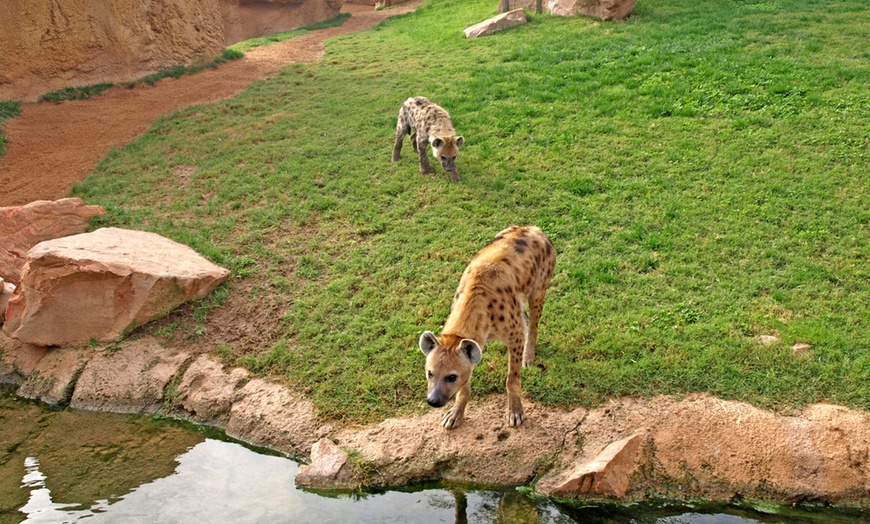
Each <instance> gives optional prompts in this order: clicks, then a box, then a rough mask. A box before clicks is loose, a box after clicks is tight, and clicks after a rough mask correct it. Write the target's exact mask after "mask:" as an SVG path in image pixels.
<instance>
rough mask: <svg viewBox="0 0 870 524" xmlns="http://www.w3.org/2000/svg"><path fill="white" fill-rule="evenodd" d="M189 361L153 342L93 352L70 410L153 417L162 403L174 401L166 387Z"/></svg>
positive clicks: (77, 387) (147, 341)
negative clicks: (139, 414) (144, 414)
mask: <svg viewBox="0 0 870 524" xmlns="http://www.w3.org/2000/svg"><path fill="white" fill-rule="evenodd" d="M189 360H190V355H188V354H187V353H181V352H176V351H170V350H167V349H165V348H163V347H161V346H160V344H158V343H157V341H156V340H155V339H152V338H142V339H138V340H132V341H127V342H124V343H122V344H120V345H119V346H115V345H112V346H105V347H103V348H99V349H95V350H94V354H93V355H92V356H91V358H90V360H89V361H88V362H87V364H85V367H84V370H83V371H82V373H81V376H80V377H79V379H78V381H77V382H76V384H75V390H74V391H73V394H72V399H71V400H70V406H71V407H73V408H76V409H88V410H92V411H111V412H114V413H156V412H157V411H159V410H160V409H161V408H162V407H163V404H164V402H169V403H172V401H173V400H174V399H173V398H171V397H172V395H173V393H174V392H173V391H172V390H171V389H172V388H169V385H170V383H171V382H173V380H174V379H175V378H176V377H179V376H180V371H181V370H182V369H183V367H184V365H185V364H186V363H187V362H188V361H189ZM164 392H166V393H164ZM167 395H168V396H169V397H170V398H167Z"/></svg>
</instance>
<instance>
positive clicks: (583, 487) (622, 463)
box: [538, 434, 642, 498]
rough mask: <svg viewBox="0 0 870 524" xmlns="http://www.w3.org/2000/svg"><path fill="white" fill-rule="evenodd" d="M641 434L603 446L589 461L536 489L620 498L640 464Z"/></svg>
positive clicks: (550, 494)
mask: <svg viewBox="0 0 870 524" xmlns="http://www.w3.org/2000/svg"><path fill="white" fill-rule="evenodd" d="M641 443H642V435H640V434H635V435H632V436H630V437H626V438H624V439H622V440H619V441H617V442H613V443H611V444H610V445H608V446H607V447H606V448H604V450H603V451H601V453H599V454H598V455H597V456H596V457H595V458H594V459H593V460H592V461H590V462H587V463H585V464H580V465H579V466H577V467H576V468H575V469H574V470H573V471H570V472H568V473H567V474H563V475H561V476H560V477H557V478H555V479H552V480H550V481H548V482H541V483H539V484H538V489H539V490H540V491H541V492H542V493H544V494H546V495H548V496H557V497H572V496H580V497H583V498H586V497H588V496H590V495H591V496H595V497H603V498H622V497H624V496H625V494H626V493H627V492H628V489H629V487H630V486H631V477H632V475H634V474H635V473H636V472H637V471H638V469H639V468H640V466H641V463H640V459H641V454H640V452H639V450H640V447H641Z"/></svg>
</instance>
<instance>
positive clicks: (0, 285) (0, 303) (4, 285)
mask: <svg viewBox="0 0 870 524" xmlns="http://www.w3.org/2000/svg"><path fill="white" fill-rule="evenodd" d="M13 293H15V286H13V285H12V284H10V283H9V282H6V281H5V280H3V279H2V278H0V324H2V323H3V318H4V317H5V316H6V304H8V303H9V299H10V298H12V294H13Z"/></svg>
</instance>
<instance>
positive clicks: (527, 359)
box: [523, 355, 535, 368]
mask: <svg viewBox="0 0 870 524" xmlns="http://www.w3.org/2000/svg"><path fill="white" fill-rule="evenodd" d="M534 365H535V356H534V355H532V356H528V355H523V367H524V368H530V367H532V366H534Z"/></svg>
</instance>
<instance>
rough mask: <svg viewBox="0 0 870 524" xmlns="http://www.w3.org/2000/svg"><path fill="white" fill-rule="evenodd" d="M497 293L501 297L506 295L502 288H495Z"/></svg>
mask: <svg viewBox="0 0 870 524" xmlns="http://www.w3.org/2000/svg"><path fill="white" fill-rule="evenodd" d="M495 292H496V293H498V294H499V295H500V294H502V293H504V290H503V289H502V288H500V287H497V288H495Z"/></svg>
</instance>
